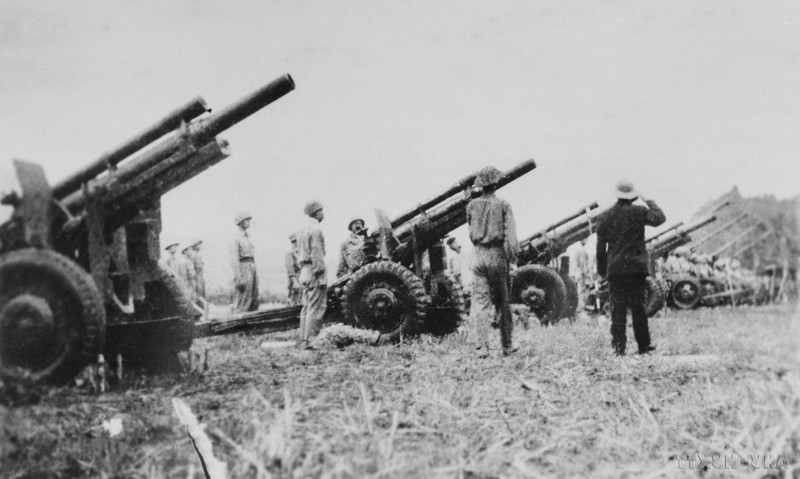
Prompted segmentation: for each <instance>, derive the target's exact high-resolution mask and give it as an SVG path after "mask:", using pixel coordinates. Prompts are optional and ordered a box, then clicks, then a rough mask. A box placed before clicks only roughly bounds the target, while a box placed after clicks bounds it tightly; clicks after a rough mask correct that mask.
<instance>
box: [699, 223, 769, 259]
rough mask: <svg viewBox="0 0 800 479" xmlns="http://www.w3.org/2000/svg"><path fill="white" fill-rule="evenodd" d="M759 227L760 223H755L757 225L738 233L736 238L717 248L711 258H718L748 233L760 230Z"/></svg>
mask: <svg viewBox="0 0 800 479" xmlns="http://www.w3.org/2000/svg"><path fill="white" fill-rule="evenodd" d="M761 226H762V224H761V223H757V224H754V225H753V226H750V227H749V228H747V229H745V230H744V231H742V232H741V233H739V234H737V235H736V236H734V237H733V239H731V240H730V241H728V242H727V243H725V244H724V245H722V246H721V247H720V248H717V249H716V250H714V252H713V253H711V256H719V255H721V254H722V253H724V252H725V251H726V250H727V249H728V248H730V247H731V246H733V245H735V244H736V243H737V242H739V241H740V240H742V239H743V238H745V237H747V236H748V235H749V234H750V233H753V232H754V231H755V230H756V229H758V228H760V227H761Z"/></svg>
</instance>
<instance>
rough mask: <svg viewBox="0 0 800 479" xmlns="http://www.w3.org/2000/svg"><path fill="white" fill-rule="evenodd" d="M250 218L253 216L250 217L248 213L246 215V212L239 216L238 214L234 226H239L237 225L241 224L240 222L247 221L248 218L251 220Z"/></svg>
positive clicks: (240, 213)
mask: <svg viewBox="0 0 800 479" xmlns="http://www.w3.org/2000/svg"><path fill="white" fill-rule="evenodd" d="M252 217H253V216H252V215H250V213H247V212H245V211H241V212H239V214H238V215H236V218H235V221H236V224H237V225H238V224H239V223H241V222H242V221H244V220H249V219H250V218H252Z"/></svg>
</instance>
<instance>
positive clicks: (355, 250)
mask: <svg viewBox="0 0 800 479" xmlns="http://www.w3.org/2000/svg"><path fill="white" fill-rule="evenodd" d="M339 249H340V256H339V258H340V259H339V267H338V268H337V269H336V277H337V278H338V277H340V276H344V275H346V274H348V273H352V272H354V271H355V270H357V269H358V268H360V267H361V265H362V264H363V263H364V237H363V236H361V235H358V234H355V233H353V232H351V233H350V234H349V235H347V238H345V240H344V241H342V246H341V247H340V248H339Z"/></svg>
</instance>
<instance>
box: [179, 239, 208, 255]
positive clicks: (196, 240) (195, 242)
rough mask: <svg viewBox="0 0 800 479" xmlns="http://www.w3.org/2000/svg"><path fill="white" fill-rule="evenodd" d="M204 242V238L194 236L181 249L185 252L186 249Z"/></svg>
mask: <svg viewBox="0 0 800 479" xmlns="http://www.w3.org/2000/svg"><path fill="white" fill-rule="evenodd" d="M202 242H203V240H201V239H198V238H193V239H192V240H190V241H189V242H188V243H186V246H184V247H183V249H181V252H184V251H186V250H187V249H190V248H194V247H195V246H197V245H199V244H200V243H202Z"/></svg>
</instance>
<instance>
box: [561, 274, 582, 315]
mask: <svg viewBox="0 0 800 479" xmlns="http://www.w3.org/2000/svg"><path fill="white" fill-rule="evenodd" d="M559 276H560V277H561V281H563V282H564V287H565V288H566V293H567V294H566V296H565V298H564V309H563V310H562V311H561V318H573V319H574V318H575V313H576V312H577V311H578V303H579V301H580V298H579V297H578V285H577V284H575V280H574V279H572V278H571V277H570V276H569V275H568V274H559Z"/></svg>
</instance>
